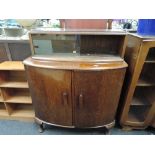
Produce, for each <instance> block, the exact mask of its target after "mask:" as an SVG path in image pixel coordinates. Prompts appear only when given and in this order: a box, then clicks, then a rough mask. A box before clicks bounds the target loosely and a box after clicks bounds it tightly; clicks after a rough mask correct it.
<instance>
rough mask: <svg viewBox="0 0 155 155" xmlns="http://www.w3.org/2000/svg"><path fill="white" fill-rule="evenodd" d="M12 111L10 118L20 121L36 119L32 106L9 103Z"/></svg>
mask: <svg viewBox="0 0 155 155" xmlns="http://www.w3.org/2000/svg"><path fill="white" fill-rule="evenodd" d="M7 106H9V107H10V108H11V109H12V110H11V113H10V117H12V118H18V119H24V118H25V119H30V120H32V119H34V110H33V107H32V105H23V104H18V103H7Z"/></svg>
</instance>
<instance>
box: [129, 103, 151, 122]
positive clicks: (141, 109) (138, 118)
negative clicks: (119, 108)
mask: <svg viewBox="0 0 155 155" xmlns="http://www.w3.org/2000/svg"><path fill="white" fill-rule="evenodd" d="M149 109H150V108H149V107H148V106H137V105H135V106H130V110H129V113H128V121H130V122H136V123H140V122H144V121H145V118H146V116H147V114H148V112H149Z"/></svg>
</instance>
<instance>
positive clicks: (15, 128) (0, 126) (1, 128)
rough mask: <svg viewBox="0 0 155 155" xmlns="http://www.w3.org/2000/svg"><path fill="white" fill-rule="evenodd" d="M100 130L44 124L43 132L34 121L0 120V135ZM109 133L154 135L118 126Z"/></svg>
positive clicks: (73, 133) (94, 132) (92, 132)
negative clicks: (39, 130)
mask: <svg viewBox="0 0 155 155" xmlns="http://www.w3.org/2000/svg"><path fill="white" fill-rule="evenodd" d="M103 134H104V132H101V131H100V130H79V129H64V128H57V127H51V126H46V130H45V131H44V132H43V133H39V132H38V126H37V125H36V124H35V123H32V122H31V123H30V122H20V121H7V120H0V135H103ZM109 134H110V135H154V134H155V129H153V128H149V129H147V130H132V131H123V130H121V129H120V128H119V127H115V128H113V129H110V132H109Z"/></svg>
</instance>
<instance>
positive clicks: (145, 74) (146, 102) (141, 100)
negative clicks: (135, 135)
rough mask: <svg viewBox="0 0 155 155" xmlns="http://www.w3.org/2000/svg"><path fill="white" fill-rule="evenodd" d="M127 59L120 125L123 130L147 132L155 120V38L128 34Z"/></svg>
mask: <svg viewBox="0 0 155 155" xmlns="http://www.w3.org/2000/svg"><path fill="white" fill-rule="evenodd" d="M131 45H132V46H131ZM125 60H126V61H127V63H128V65H129V68H128V72H127V75H126V76H127V78H126V81H125V84H124V88H123V89H124V91H123V93H122V102H123V103H122V104H123V105H124V107H123V109H122V113H121V119H120V122H121V125H122V126H123V127H128V128H133V129H144V128H146V127H148V126H150V125H151V124H152V121H153V118H154V117H155V38H153V39H152V38H151V39H149V37H143V36H139V35H132V34H131V35H129V36H128V44H127V48H126V52H125Z"/></svg>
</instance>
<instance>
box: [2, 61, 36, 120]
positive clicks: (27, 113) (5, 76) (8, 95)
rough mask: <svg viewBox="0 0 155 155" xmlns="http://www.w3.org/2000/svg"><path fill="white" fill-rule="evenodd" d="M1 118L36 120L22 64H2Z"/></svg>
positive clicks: (6, 62) (8, 62) (15, 62)
mask: <svg viewBox="0 0 155 155" xmlns="http://www.w3.org/2000/svg"><path fill="white" fill-rule="evenodd" d="M0 118H3V119H13V120H31V121H32V120H34V111H33V107H32V99H31V96H30V93H29V87H28V82H27V79H26V75H25V70H24V66H23V64H22V62H17V61H14V62H12V61H5V62H3V63H1V64H0Z"/></svg>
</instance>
